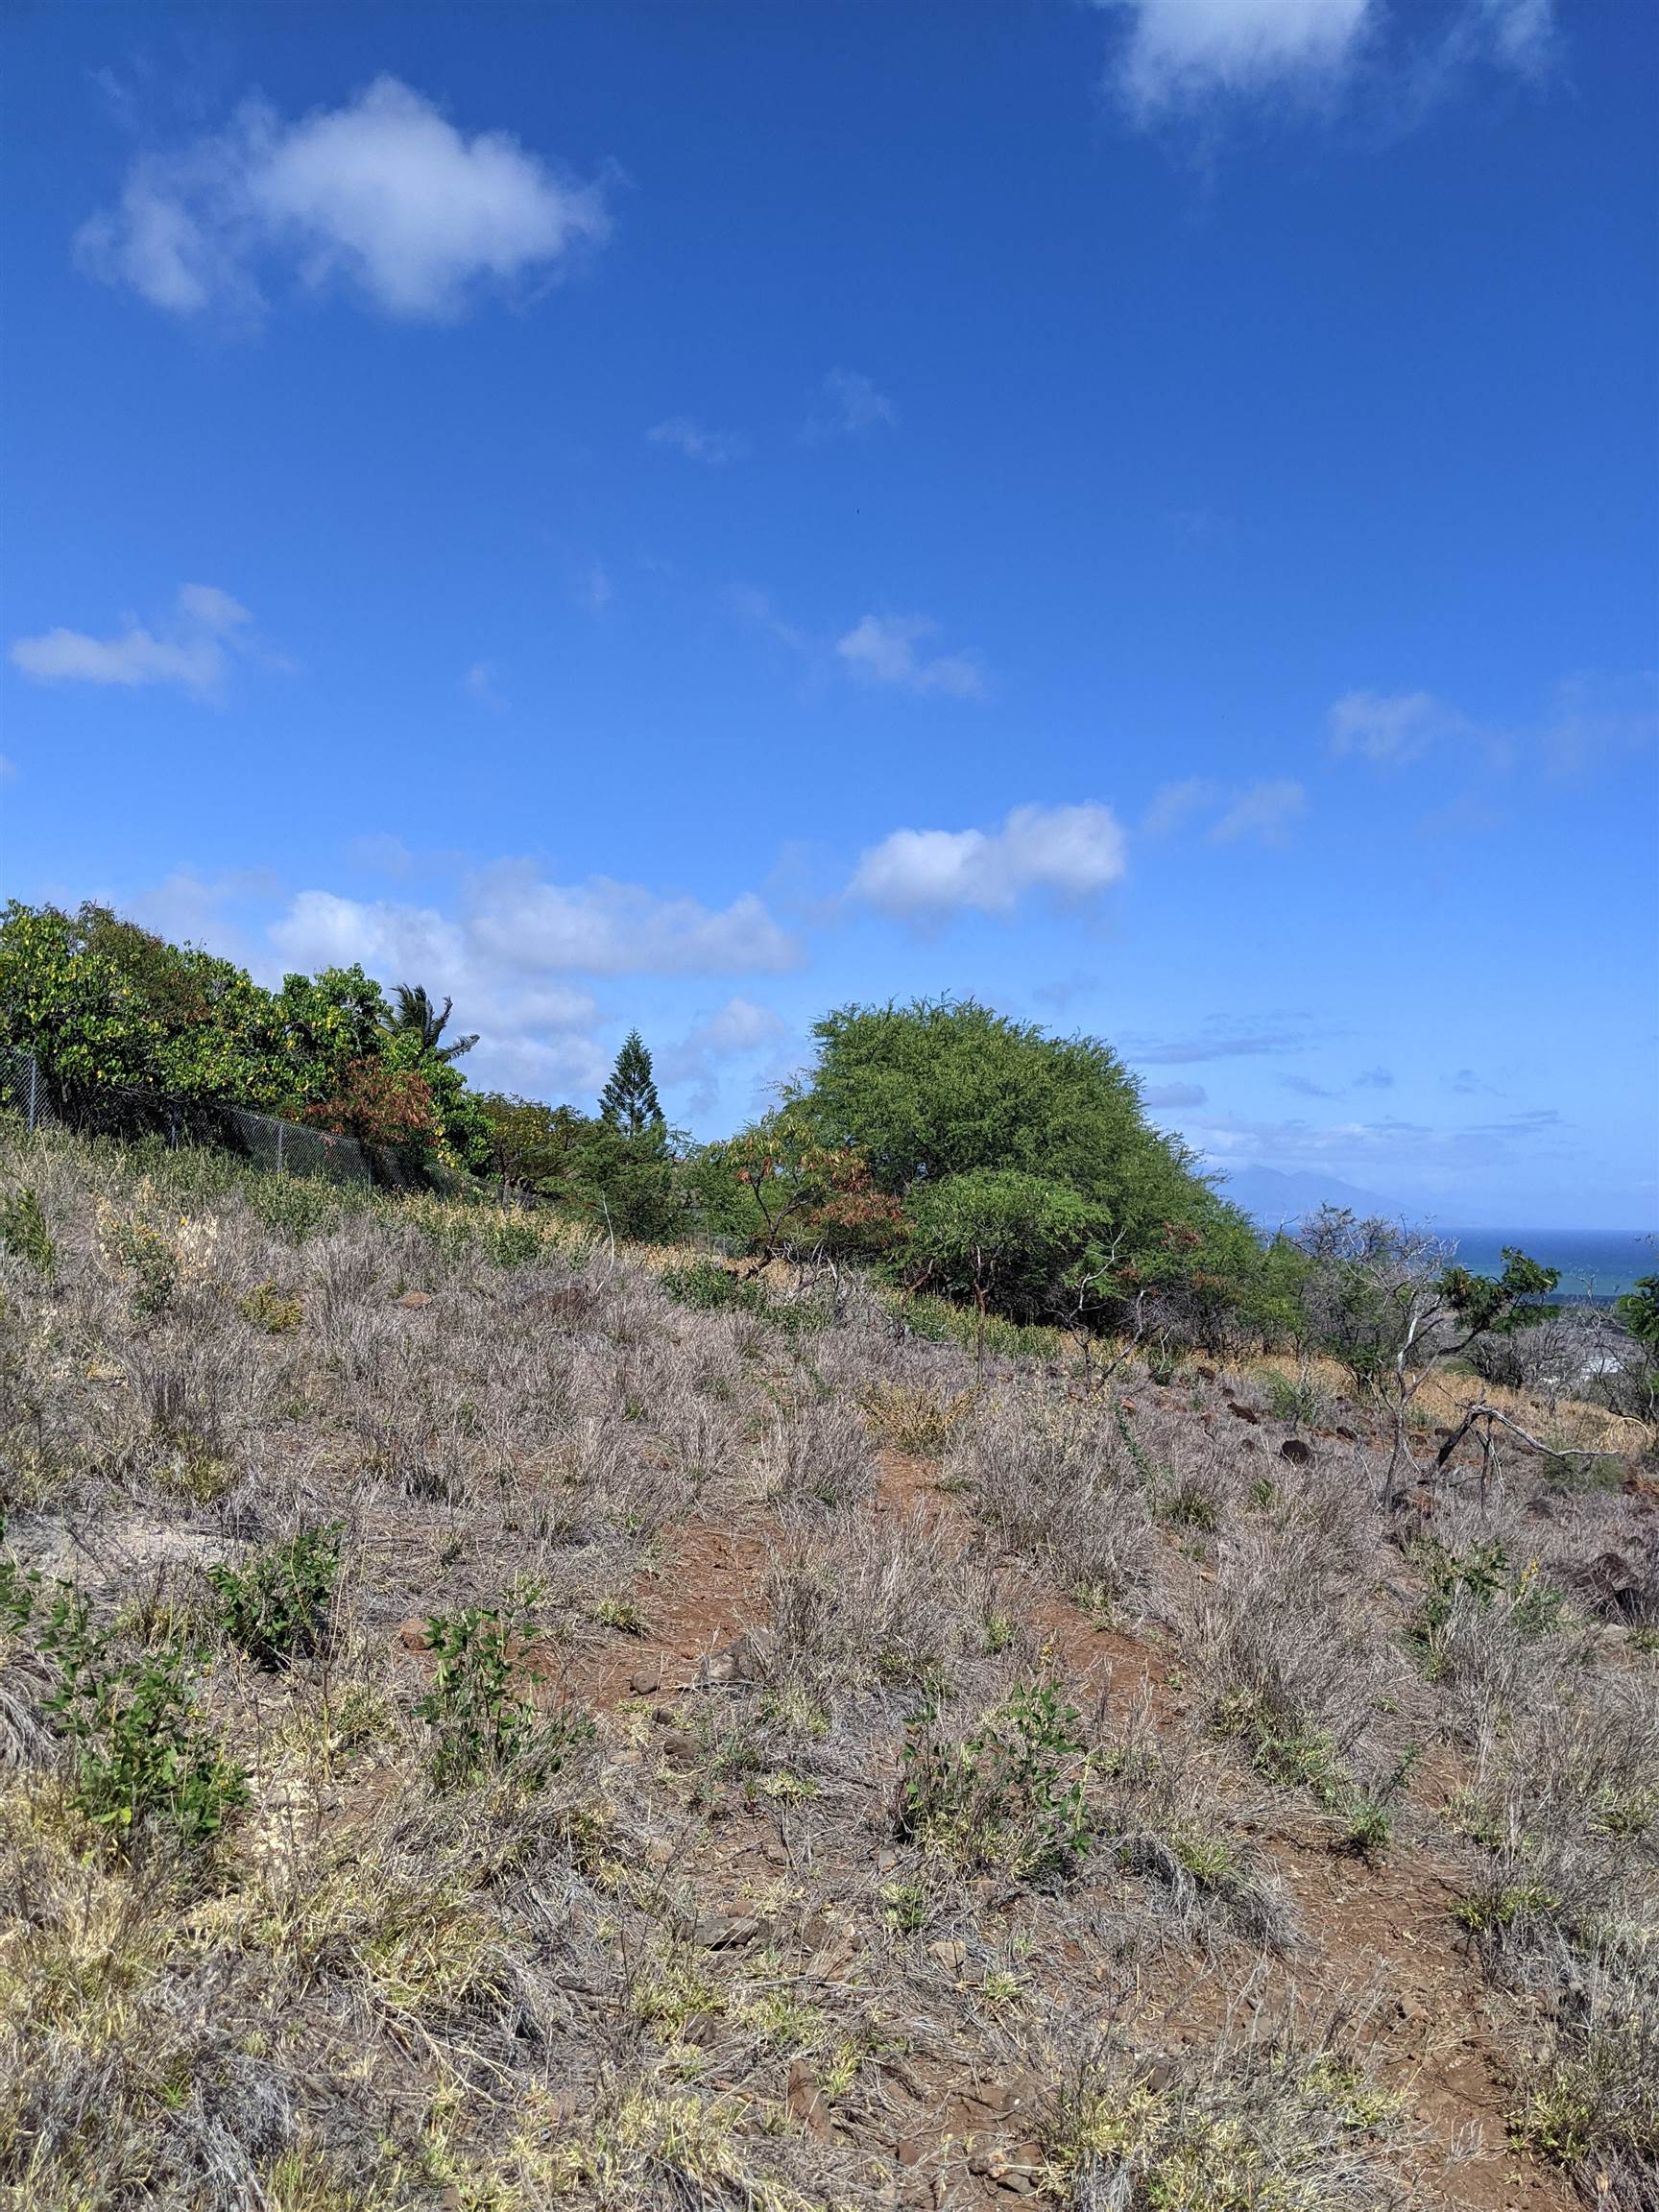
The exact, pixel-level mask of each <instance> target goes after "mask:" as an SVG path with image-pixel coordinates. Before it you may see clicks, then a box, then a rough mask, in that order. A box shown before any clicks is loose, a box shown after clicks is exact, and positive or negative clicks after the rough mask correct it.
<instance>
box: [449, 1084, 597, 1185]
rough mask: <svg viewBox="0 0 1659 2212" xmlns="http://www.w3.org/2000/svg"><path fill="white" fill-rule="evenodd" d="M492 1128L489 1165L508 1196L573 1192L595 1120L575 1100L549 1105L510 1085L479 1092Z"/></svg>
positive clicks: (478, 1104)
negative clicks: (573, 1103) (583, 1148)
mask: <svg viewBox="0 0 1659 2212" xmlns="http://www.w3.org/2000/svg"><path fill="white" fill-rule="evenodd" d="M473 1104H474V1105H475V1106H476V1108H477V1110H478V1114H479V1117H480V1118H481V1120H482V1122H483V1124H484V1129H485V1132H486V1137H485V1142H486V1145H487V1148H488V1149H487V1158H486V1168H487V1171H488V1173H490V1174H491V1175H492V1176H493V1177H494V1178H495V1179H496V1180H497V1181H498V1182H499V1184H500V1186H501V1195H502V1197H503V1198H509V1197H513V1196H515V1195H517V1196H526V1195H534V1196H536V1197H541V1198H552V1197H557V1196H559V1195H560V1194H562V1193H567V1191H568V1190H569V1187H570V1183H571V1180H572V1177H573V1176H574V1175H575V1173H576V1168H577V1163H578V1159H579V1155H580V1151H581V1146H582V1142H583V1139H584V1137H585V1136H586V1134H587V1132H588V1130H589V1126H590V1124H589V1121H588V1118H587V1117H586V1116H585V1115H582V1114H578V1113H577V1111H576V1109H575V1108H574V1107H573V1106H547V1105H544V1104H543V1103H542V1101H541V1099H540V1098H518V1097H516V1096H514V1095H513V1094H511V1093H509V1092H505V1091H485V1092H477V1093H474V1094H473Z"/></svg>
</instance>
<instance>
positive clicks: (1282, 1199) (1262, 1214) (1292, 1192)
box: [1221, 1167, 1397, 1229]
mask: <svg viewBox="0 0 1659 2212" xmlns="http://www.w3.org/2000/svg"><path fill="white" fill-rule="evenodd" d="M1221 1195H1222V1197H1223V1198H1231V1199H1232V1201H1233V1203H1234V1205H1235V1206H1242V1207H1243V1209H1244V1211H1245V1213H1246V1214H1249V1216H1250V1218H1251V1220H1252V1221H1256V1222H1259V1223H1260V1224H1261V1225H1262V1227H1263V1228H1267V1229H1277V1228H1278V1226H1279V1224H1280V1223H1281V1222H1282V1221H1286V1222H1287V1221H1299V1220H1300V1219H1301V1218H1302V1216H1303V1215H1304V1214H1317V1213H1318V1211H1319V1209H1320V1207H1321V1206H1350V1207H1352V1208H1353V1210H1354V1212H1355V1213H1356V1214H1360V1215H1365V1214H1383V1216H1384V1217H1385V1218H1392V1216H1393V1214H1395V1213H1396V1211H1397V1209H1396V1208H1395V1207H1393V1206H1391V1205H1390V1204H1389V1202H1388V1200H1387V1199H1386V1198H1383V1197H1380V1196H1379V1195H1378V1193H1377V1192H1376V1191H1375V1190H1360V1188H1359V1186H1358V1184H1357V1183H1344V1182H1343V1180H1342V1178H1341V1177H1340V1176H1339V1175H1321V1174H1319V1173H1318V1172H1317V1171H1316V1170H1304V1171H1301V1172H1297V1171H1293V1170H1286V1169H1285V1168H1283V1167H1240V1168H1239V1169H1238V1173H1237V1174H1234V1175H1228V1176H1225V1177H1224V1178H1223V1179H1222V1183H1221Z"/></svg>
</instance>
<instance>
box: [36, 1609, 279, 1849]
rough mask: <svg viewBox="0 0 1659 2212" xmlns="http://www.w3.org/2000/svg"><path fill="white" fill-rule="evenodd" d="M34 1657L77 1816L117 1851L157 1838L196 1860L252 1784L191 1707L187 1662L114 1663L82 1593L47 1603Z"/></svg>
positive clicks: (140, 1658)
mask: <svg viewBox="0 0 1659 2212" xmlns="http://www.w3.org/2000/svg"><path fill="white" fill-rule="evenodd" d="M40 1648H41V1650H42V1652H43V1653H44V1654H45V1655H46V1657H47V1658H49V1659H50V1660H51V1661H52V1662H53V1663H54V1665H55V1667H56V1668H57V1671H58V1686H57V1688H56V1689H55V1690H54V1691H53V1692H52V1694H51V1695H50V1696H49V1697H48V1698H47V1699H46V1710H47V1711H48V1712H49V1713H50V1714H51V1715H52V1716H53V1719H54V1720H55V1722H56V1724H57V1728H58V1732H59V1733H60V1735H61V1736H63V1737H65V1738H66V1739H67V1741H68V1743H69V1745H70V1748H71V1755H72V1768H71V1781H70V1796H71V1799H72V1801H73V1803H74V1804H75V1806H76V1808H77V1810H78V1811H79V1812H80V1813H81V1814H82V1815H84V1817H85V1818H86V1819H87V1820H89V1821H91V1822H92V1824H93V1825H94V1826H95V1827H97V1828H98V1829H100V1830H102V1832H103V1833H104V1835H105V1836H106V1838H107V1839H108V1841H109V1842H110V1844H111V1845H112V1846H114V1847H116V1848H118V1849H121V1850H131V1849H132V1848H134V1847H135V1845H136V1844H137V1842H138V1841H139V1840H140V1839H142V1838H144V1837H146V1836H150V1835H156V1836H160V1837H163V1838H165V1839H168V1840H170V1841H171V1842H173V1843H174V1844H176V1845H177V1846H179V1847H180V1848H181V1849H183V1850H185V1851H186V1852H190V1853H201V1852H204V1851H205V1850H207V1849H208V1848H209V1847H210V1846H211V1845H212V1844H213V1843H214V1842H215V1841H216V1840H217V1839H218V1837H219V1835H220V1834H221V1832H222V1831H223V1829H224V1827H225V1825H226V1823H227V1821H228V1819H229V1818H230V1816H231V1815H232V1814H234V1813H235V1812H236V1811H237V1809H238V1808H239V1807H241V1806H242V1805H244V1804H246V1803H247V1800H248V1778H247V1776H246V1774H245V1773H244V1772H243V1770H242V1768H241V1767H238V1766H237V1765H236V1764H235V1763H234V1762H233V1761H232V1760H231V1759H229V1758H228V1756H227V1755H226V1752H225V1750H224V1747H223V1745H222V1744H221V1743H220V1742H219V1740H218V1738H217V1737H216V1736H215V1735H214V1734H213V1733H212V1731H211V1730H210V1729H209V1728H208V1727H207V1725H206V1724H205V1722H204V1720H203V1719H202V1717H201V1715H200V1713H199V1712H198V1711H197V1709H196V1707H195V1706H194V1705H193V1704H192V1703H191V1700H190V1697H189V1694H188V1688H187V1683H186V1679H185V1660H184V1654H183V1653H182V1652H180V1651H178V1650H163V1651H146V1652H142V1653H139V1654H136V1655H124V1654H121V1653H118V1652H117V1651H116V1650H115V1649H114V1648H113V1647H112V1644H111V1641H110V1639H109V1637H108V1634H107V1633H106V1632H105V1631H104V1630H103V1629H101V1628H100V1627H98V1626H97V1625H96V1624H95V1623H93V1621H92V1618H91V1610H90V1608H89V1606H88V1605H87V1602H86V1600H85V1599H84V1597H82V1596H81V1594H80V1593H79V1592H78V1591H75V1590H73V1589H69V1588H63V1589H61V1590H60V1593H59V1595H58V1597H57V1598H56V1599H54V1600H53V1604H52V1608H51V1612H50V1614H49V1616H48V1618H47V1622H46V1626H45V1629H44V1631H43V1633H42V1635H41V1638H40Z"/></svg>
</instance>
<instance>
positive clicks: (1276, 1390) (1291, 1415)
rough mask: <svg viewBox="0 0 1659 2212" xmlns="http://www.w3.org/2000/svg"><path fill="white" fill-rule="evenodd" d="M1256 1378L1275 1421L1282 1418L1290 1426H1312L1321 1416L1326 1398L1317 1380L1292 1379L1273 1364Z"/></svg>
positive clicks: (1299, 1427)
mask: <svg viewBox="0 0 1659 2212" xmlns="http://www.w3.org/2000/svg"><path fill="white" fill-rule="evenodd" d="M1257 1380H1258V1381H1259V1382H1260V1383H1261V1385H1262V1397H1263V1398H1265V1399H1266V1401H1267V1410H1268V1412H1269V1413H1270V1414H1271V1415H1272V1417H1273V1419H1274V1420H1275V1421H1283V1422H1284V1423H1285V1425H1286V1428H1289V1429H1311V1428H1314V1427H1316V1426H1317V1424H1318V1423H1319V1421H1320V1420H1321V1419H1322V1417H1323V1415H1324V1413H1325V1411H1326V1407H1325V1400H1324V1396H1323V1393H1322V1392H1321V1391H1320V1390H1319V1388H1318V1386H1317V1385H1316V1384H1315V1383H1311V1382H1309V1381H1307V1380H1306V1379H1304V1380H1302V1381H1300V1382H1296V1383H1292V1382H1291V1380H1290V1378H1289V1377H1288V1376H1287V1375H1281V1374H1280V1373H1279V1371H1278V1369H1277V1368H1274V1367H1265V1368H1263V1369H1262V1373H1261V1374H1260V1376H1259V1377H1258V1378H1257Z"/></svg>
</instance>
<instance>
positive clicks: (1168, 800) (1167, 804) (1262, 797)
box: [1141, 776, 1308, 845]
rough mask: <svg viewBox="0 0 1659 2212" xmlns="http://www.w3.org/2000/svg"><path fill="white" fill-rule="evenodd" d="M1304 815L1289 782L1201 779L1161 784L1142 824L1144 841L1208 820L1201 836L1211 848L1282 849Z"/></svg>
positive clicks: (1303, 795) (1297, 787) (1299, 794)
mask: <svg viewBox="0 0 1659 2212" xmlns="http://www.w3.org/2000/svg"><path fill="white" fill-rule="evenodd" d="M1307 810H1308V794H1307V792H1306V790H1305V789H1304V788H1303V786H1302V785H1301V784H1300V783H1298V782H1295V781H1292V779H1290V778H1289V777H1277V778H1273V779H1270V780H1267V781H1262V782H1260V783H1244V784H1233V785H1228V784H1225V783H1217V782H1215V781H1213V780H1212V779H1211V778H1209V777H1207V776H1189V777H1187V778H1185V779H1184V780H1183V781H1181V782H1178V783H1163V784H1160V786H1159V787H1158V789H1157V790H1156V791H1155V792H1154V793H1153V795H1152V802H1151V805H1149V806H1148V807H1147V809H1146V812H1145V815H1144V817H1143V818H1142V825H1141V827H1142V829H1143V831H1144V832H1145V834H1146V835H1147V836H1148V837H1170V836H1173V835H1175V834H1176V832H1177V831H1179V830H1182V829H1187V828H1188V827H1189V826H1190V825H1193V824H1196V823H1197V822H1199V821H1200V820H1202V819H1203V818H1204V817H1205V816H1209V817H1210V820H1209V823H1208V827H1207V828H1206V829H1205V837H1206V840H1207V842H1208V843H1210V844H1212V845H1236V844H1238V843H1239V842H1240V841H1241V840H1243V839H1245V838H1254V839H1257V840H1259V841H1260V842H1261V843H1262V844H1263V845H1283V844H1284V843H1285V842H1286V838H1287V837H1288V834H1289V830H1290V826H1291V824H1292V823H1294V822H1295V821H1297V820H1298V819H1299V817H1300V816H1302V815H1303V814H1305V813H1306V812H1307Z"/></svg>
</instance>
